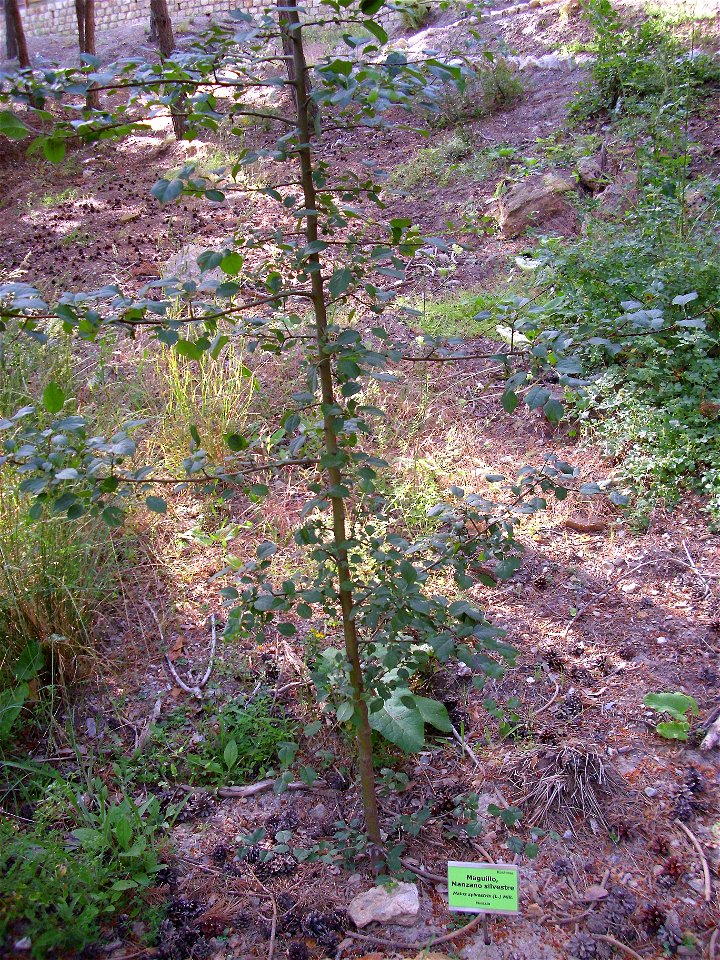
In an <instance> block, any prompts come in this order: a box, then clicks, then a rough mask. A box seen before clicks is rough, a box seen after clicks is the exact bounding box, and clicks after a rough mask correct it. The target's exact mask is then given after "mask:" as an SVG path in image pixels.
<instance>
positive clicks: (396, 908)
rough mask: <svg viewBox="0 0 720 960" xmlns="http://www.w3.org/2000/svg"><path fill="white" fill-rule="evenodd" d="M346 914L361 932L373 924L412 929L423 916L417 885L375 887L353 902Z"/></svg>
mask: <svg viewBox="0 0 720 960" xmlns="http://www.w3.org/2000/svg"><path fill="white" fill-rule="evenodd" d="M347 911H348V914H349V916H350V919H351V920H352V922H353V923H354V924H355V926H356V927H357V928H358V929H360V928H362V927H366V926H367V925H368V924H369V923H373V922H377V923H387V924H397V925H398V926H401V927H412V926H413V925H414V924H415V923H416V921H417V918H418V914H419V913H420V898H419V897H418V888H417V886H416V884H414V883H398V884H396V885H395V886H394V887H373V888H372V889H370V890H366V891H365V892H364V893H361V894H359V895H358V896H357V897H355V898H354V899H353V900H351V901H350V903H349V904H348V908H347Z"/></svg>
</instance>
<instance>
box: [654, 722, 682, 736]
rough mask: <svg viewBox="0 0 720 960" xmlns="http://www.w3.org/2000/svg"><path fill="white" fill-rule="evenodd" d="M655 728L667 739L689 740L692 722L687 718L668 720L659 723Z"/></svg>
mask: <svg viewBox="0 0 720 960" xmlns="http://www.w3.org/2000/svg"><path fill="white" fill-rule="evenodd" d="M655 729H656V730H657V732H658V733H659V734H660V736H661V737H665V739H666V740H687V738H688V732H689V730H690V724H689V723H688V722H687V720H667V721H663V722H662V723H659V724H658V725H657V726H656V727H655Z"/></svg>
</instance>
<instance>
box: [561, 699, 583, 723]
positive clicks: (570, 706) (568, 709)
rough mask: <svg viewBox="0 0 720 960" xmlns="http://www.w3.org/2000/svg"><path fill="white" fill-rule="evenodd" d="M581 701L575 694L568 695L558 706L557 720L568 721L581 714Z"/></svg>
mask: <svg viewBox="0 0 720 960" xmlns="http://www.w3.org/2000/svg"><path fill="white" fill-rule="evenodd" d="M582 709H583V705H582V700H581V699H580V697H579V696H578V695H577V694H576V693H569V694H568V695H567V696H566V697H565V698H564V700H563V702H562V703H561V704H560V708H559V710H558V712H557V716H558V719H559V720H570V719H572V718H573V717H577V716H578V714H580V713H582Z"/></svg>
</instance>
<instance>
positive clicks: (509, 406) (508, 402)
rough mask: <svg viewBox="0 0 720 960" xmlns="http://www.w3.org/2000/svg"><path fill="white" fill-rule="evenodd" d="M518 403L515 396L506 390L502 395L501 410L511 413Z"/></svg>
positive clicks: (512, 392)
mask: <svg viewBox="0 0 720 960" xmlns="http://www.w3.org/2000/svg"><path fill="white" fill-rule="evenodd" d="M519 402H520V401H519V400H518V398H517V394H516V393H515V392H514V391H512V390H506V391H505V393H503V395H502V405H503V410H506V411H507V412H508V413H513V412H514V410H515V408H516V407H517V405H518V403H519Z"/></svg>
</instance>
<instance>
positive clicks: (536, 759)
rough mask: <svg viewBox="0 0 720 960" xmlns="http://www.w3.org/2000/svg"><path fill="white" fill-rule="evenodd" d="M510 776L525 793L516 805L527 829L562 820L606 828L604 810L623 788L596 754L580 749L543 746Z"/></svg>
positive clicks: (519, 763) (621, 781)
mask: <svg viewBox="0 0 720 960" xmlns="http://www.w3.org/2000/svg"><path fill="white" fill-rule="evenodd" d="M511 775H512V777H513V779H514V780H515V781H516V782H517V783H518V784H519V785H520V786H521V787H524V788H525V789H526V790H527V792H526V793H525V795H524V796H523V797H522V798H521V799H520V800H518V801H516V803H517V806H521V807H523V809H525V810H526V811H527V820H526V822H527V823H528V825H529V826H539V825H541V824H543V823H545V822H547V821H548V820H550V819H552V818H554V817H557V816H561V817H564V818H565V819H567V820H569V821H573V820H576V819H577V818H579V817H581V818H583V819H588V818H593V819H595V820H597V821H598V822H599V823H601V824H602V825H603V826H604V827H608V818H607V815H606V813H605V807H606V805H607V802H608V800H609V799H611V798H616V797H617V794H618V792H619V791H621V790H622V786H623V780H622V777H621V776H620V775H619V774H618V773H616V772H615V771H614V770H613V768H612V767H611V766H610V765H609V764H608V763H607V762H606V760H605V759H604V758H603V757H602V756H601V755H600V754H599V753H597V752H595V751H594V750H588V749H586V748H585V747H582V746H580V745H578V746H573V745H564V746H558V747H548V746H543V747H540V748H539V749H537V750H533V751H532V752H531V753H526V754H524V755H523V756H522V757H521V758H520V759H519V760H518V761H517V762H516V763H515V764H514V766H513V769H512V773H511ZM528 787H529V789H528ZM616 813H617V812H616V811H614V814H615V815H616Z"/></svg>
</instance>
